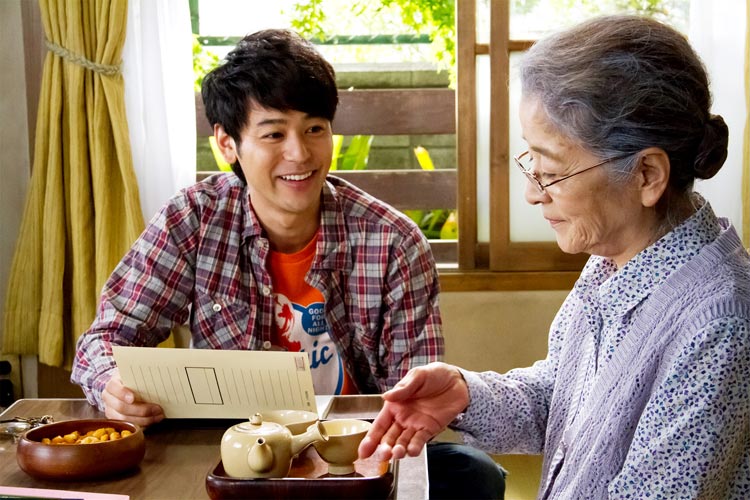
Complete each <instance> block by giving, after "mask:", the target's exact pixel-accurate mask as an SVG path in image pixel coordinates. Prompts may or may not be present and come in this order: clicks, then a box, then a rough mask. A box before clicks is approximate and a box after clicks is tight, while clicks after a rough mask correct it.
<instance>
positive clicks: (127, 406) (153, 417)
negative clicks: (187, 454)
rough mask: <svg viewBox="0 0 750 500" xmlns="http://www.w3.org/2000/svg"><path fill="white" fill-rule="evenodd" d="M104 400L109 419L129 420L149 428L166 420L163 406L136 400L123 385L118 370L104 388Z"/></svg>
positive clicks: (105, 411) (133, 394)
mask: <svg viewBox="0 0 750 500" xmlns="http://www.w3.org/2000/svg"><path fill="white" fill-rule="evenodd" d="M102 400H103V401H104V405H105V410H104V414H105V415H106V416H107V418H115V419H118V420H127V421H129V422H133V423H135V424H138V425H140V426H141V427H148V426H149V425H151V424H155V423H156V422H160V421H161V420H163V419H164V410H162V408H161V406H159V405H157V404H153V403H146V402H143V401H137V400H136V397H135V393H134V392H133V391H131V390H130V389H128V388H127V387H125V385H124V384H123V383H122V379H121V378H120V372H119V371H118V370H117V369H115V371H114V372H113V373H112V378H110V379H109V382H107V385H106V386H104V391H102Z"/></svg>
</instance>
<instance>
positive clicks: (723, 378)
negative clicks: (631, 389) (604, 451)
mask: <svg viewBox="0 0 750 500" xmlns="http://www.w3.org/2000/svg"><path fill="white" fill-rule="evenodd" d="M749 339H750V320H748V319H745V318H737V317H728V318H726V317H725V318H721V319H716V320H713V321H711V322H710V323H708V324H707V325H706V326H705V327H703V328H702V329H701V330H700V331H699V332H698V334H697V335H696V336H695V337H694V338H693V339H691V340H690V342H689V343H688V344H687V345H685V346H684V347H682V348H681V349H682V350H681V352H679V353H678V355H677V356H676V357H675V358H674V360H673V361H672V363H671V366H669V368H668V371H667V372H666V376H665V377H664V378H663V381H662V382H661V383H660V385H659V386H658V387H657V388H656V389H655V390H654V392H653V395H652V397H651V399H650V400H649V402H648V404H647V405H646V408H645V409H644V412H643V415H642V416H641V418H640V420H639V422H638V426H637V428H636V430H635V434H634V437H633V441H632V443H631V447H630V450H628V452H627V456H626V458H625V462H624V465H623V468H622V470H621V472H620V473H619V474H618V475H617V476H616V477H615V478H614V480H613V481H612V482H611V483H610V485H609V494H610V497H611V498H749V497H750V484H748V480H747V477H748V476H747V469H748V467H749V466H750V463H749V462H750V458H749V457H750V453H749V452H748V449H750V407H749V406H748V404H747V401H748V380H750V340H749Z"/></svg>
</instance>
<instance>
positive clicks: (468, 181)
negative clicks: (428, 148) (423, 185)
mask: <svg viewBox="0 0 750 500" xmlns="http://www.w3.org/2000/svg"><path fill="white" fill-rule="evenodd" d="M475 18H476V0H466V1H462V2H456V27H457V30H456V31H457V33H458V39H457V44H456V63H457V72H458V83H457V89H458V91H457V92H456V109H457V111H458V113H457V114H456V122H457V125H456V127H457V133H456V157H457V160H458V185H457V191H458V193H457V196H458V204H457V207H458V234H459V235H460V237H459V241H458V266H459V268H461V269H464V270H471V269H474V268H475V267H476V265H477V256H476V252H475V249H476V246H477V95H476V89H477V80H476V64H477V63H476V55H475V53H474V51H475V39H476V19H475Z"/></svg>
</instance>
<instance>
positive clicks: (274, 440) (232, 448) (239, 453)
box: [221, 413, 328, 478]
mask: <svg viewBox="0 0 750 500" xmlns="http://www.w3.org/2000/svg"><path fill="white" fill-rule="evenodd" d="M317 441H328V434H327V433H326V430H325V429H324V428H323V425H322V424H321V423H320V422H319V421H318V422H315V423H314V424H312V425H310V427H308V428H307V430H306V431H305V432H304V433H302V434H297V435H294V436H293V435H292V433H291V432H290V431H289V429H287V428H286V427H285V426H283V425H281V424H277V423H274V422H263V416H262V415H261V414H260V413H256V414H255V415H253V416H252V417H250V420H249V421H248V422H242V423H240V424H236V425H233V426H232V427H230V428H229V429H227V430H226V432H224V436H223V437H222V438H221V461H222V463H223V465H224V471H225V472H226V473H227V475H229V476H232V477H237V478H264V477H285V476H287V475H288V474H289V469H291V467H292V459H293V458H294V457H295V456H297V455H298V454H299V453H300V452H301V451H302V450H304V449H305V448H307V447H308V446H310V445H311V444H313V443H315V442H317Z"/></svg>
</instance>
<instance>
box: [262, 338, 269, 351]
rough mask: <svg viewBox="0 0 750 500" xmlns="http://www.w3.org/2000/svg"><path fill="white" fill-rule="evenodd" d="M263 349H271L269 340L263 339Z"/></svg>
mask: <svg viewBox="0 0 750 500" xmlns="http://www.w3.org/2000/svg"><path fill="white" fill-rule="evenodd" d="M263 349H265V350H266V351H268V350H270V349H271V341H270V340H264V341H263Z"/></svg>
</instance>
